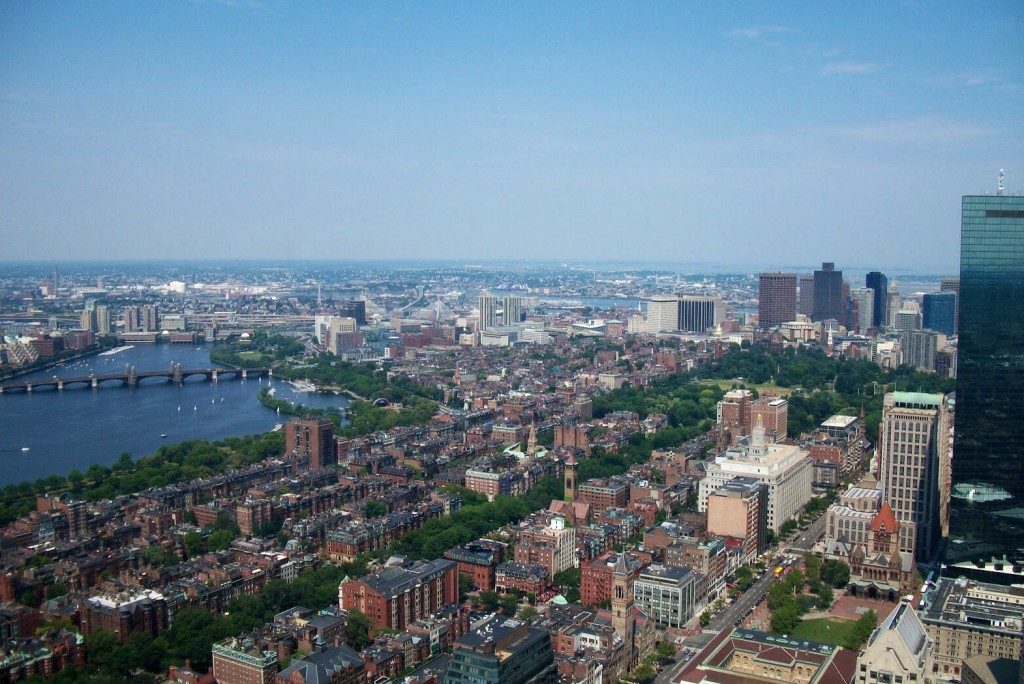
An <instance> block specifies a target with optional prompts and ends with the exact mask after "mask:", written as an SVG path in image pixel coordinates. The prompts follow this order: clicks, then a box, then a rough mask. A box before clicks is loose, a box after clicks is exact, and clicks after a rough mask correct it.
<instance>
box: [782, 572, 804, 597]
mask: <svg viewBox="0 0 1024 684" xmlns="http://www.w3.org/2000/svg"><path fill="white" fill-rule="evenodd" d="M786 584H788V585H789V586H791V587H792V588H793V593H794V594H799V593H800V592H801V591H803V588H804V573H802V572H800V571H799V570H793V571H792V572H790V573H789V574H788V575H786Z"/></svg>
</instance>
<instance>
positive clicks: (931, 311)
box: [921, 292, 956, 335]
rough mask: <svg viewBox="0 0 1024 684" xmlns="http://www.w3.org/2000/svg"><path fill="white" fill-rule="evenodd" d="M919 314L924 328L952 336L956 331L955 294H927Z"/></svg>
mask: <svg viewBox="0 0 1024 684" xmlns="http://www.w3.org/2000/svg"><path fill="white" fill-rule="evenodd" d="M921 313H922V314H923V315H924V323H923V325H924V327H925V328H928V329H929V330H934V331H935V332H940V333H942V334H943V335H952V334H953V331H954V330H955V329H956V293H955V292H929V293H928V294H926V295H925V296H924V298H923V306H922V307H921Z"/></svg>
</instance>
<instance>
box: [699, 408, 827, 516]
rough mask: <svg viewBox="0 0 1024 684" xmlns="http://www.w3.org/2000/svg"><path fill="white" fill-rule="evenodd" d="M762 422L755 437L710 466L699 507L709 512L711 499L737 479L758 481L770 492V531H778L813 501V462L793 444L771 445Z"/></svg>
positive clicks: (702, 510)
mask: <svg viewBox="0 0 1024 684" xmlns="http://www.w3.org/2000/svg"><path fill="white" fill-rule="evenodd" d="M764 432H765V431H764V424H763V423H762V422H761V421H760V420H759V421H758V422H757V424H756V426H755V427H754V430H753V434H752V435H751V436H750V437H749V438H745V439H743V440H742V441H741V442H740V443H739V444H737V445H736V446H733V447H730V448H729V449H727V450H726V451H724V452H722V453H721V454H719V455H718V456H716V457H715V458H714V460H713V461H709V462H708V463H707V464H706V472H707V476H706V477H704V478H703V479H702V480H701V481H700V488H699V492H698V493H699V498H698V508H699V510H700V512H701V513H704V512H706V511H707V510H708V497H710V496H711V494H712V493H714V492H716V491H718V490H719V489H721V488H722V485H724V484H725V483H726V482H729V481H730V480H732V479H734V478H737V477H752V478H755V479H757V480H758V481H759V482H761V484H763V485H764V486H765V488H766V489H767V490H768V498H767V500H768V512H767V516H766V518H767V525H768V529H770V530H773V531H775V532H778V531H779V529H780V528H781V527H782V524H783V523H785V522H786V521H787V520H789V519H791V518H793V517H794V516H796V515H797V514H798V513H799V512H800V510H801V509H802V508H803V507H804V505H806V504H807V502H808V501H810V500H811V461H810V459H809V458H808V456H807V452H806V451H804V450H803V449H801V448H800V447H798V446H796V445H792V444H769V443H768V442H767V440H766V439H765V434H764Z"/></svg>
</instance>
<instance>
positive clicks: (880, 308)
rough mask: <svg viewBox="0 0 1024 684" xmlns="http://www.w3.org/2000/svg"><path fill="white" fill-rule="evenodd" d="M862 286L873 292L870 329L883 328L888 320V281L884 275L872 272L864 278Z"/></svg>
mask: <svg viewBox="0 0 1024 684" xmlns="http://www.w3.org/2000/svg"><path fill="white" fill-rule="evenodd" d="M864 285H865V287H867V288H868V289H869V290H871V291H872V292H874V307H873V310H872V317H871V327H873V328H884V327H885V326H886V324H887V322H888V320H889V314H888V312H889V279H888V278H886V277H885V274H884V273H880V272H878V271H872V272H871V273H868V274H867V276H866V277H865V278H864Z"/></svg>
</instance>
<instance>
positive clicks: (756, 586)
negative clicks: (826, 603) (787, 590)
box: [656, 513, 825, 684]
mask: <svg viewBox="0 0 1024 684" xmlns="http://www.w3.org/2000/svg"><path fill="white" fill-rule="evenodd" d="M824 533H825V514H824V513H823V514H822V515H821V516H819V517H818V519H817V520H815V521H814V522H813V523H811V525H810V526H809V527H808V528H807V530H805V531H804V532H803V533H801V534H800V536H798V537H797V538H796V539H794V540H793V541H792V542H791V543H789V544H787V545H785V546H784V547H783V548H784V549H785V551H784V553H785V552H790V553H794V554H797V555H802V554H803V553H805V552H806V551H808V550H810V549H811V548H813V547H814V545H815V544H816V543H817V542H818V540H819V539H821V536H822V535H823V534H824ZM774 567H775V566H774V565H770V566H769V567H768V570H767V571H766V572H765V573H764V575H762V576H761V577H759V578H757V580H756V581H755V582H754V583H753V584H752V585H751V586H750V588H749V589H747V591H746V592H744V593H743V595H742V596H740V598H739V600H738V601H736V603H734V604H732V605H731V606H727V607H726V608H724V609H723V610H722V611H721V612H720V613H718V615H716V616H715V617H713V618H712V619H711V622H710V623H709V624H708V626H707V627H705V628H704V631H702V632H701V633H700V634H695V635H694V636H692V637H688V638H687V639H686V642H685V644H684V648H688V649H698V650H699V649H701V648H704V646H706V645H707V644H708V643H709V642H710V641H711V639H712V637H714V635H715V634H717V633H718V632H720V631H722V630H723V629H729V628H732V627H735V626H736V623H737V622H738V621H741V620H743V618H745V617H746V616H747V612H748V611H749V610H751V609H752V608H753V607H754V606H755V605H757V602H758V601H760V600H761V598H762V597H763V596H764V595H765V594H767V593H768V588H769V587H770V586H771V584H772V582H773V581H774V580H775V575H774V574H773V569H774ZM685 658H686V654H685V653H683V652H682V651H680V653H679V654H678V655H677V656H676V660H677V661H678V662H677V663H675V664H673V665H672V666H671V667H669V668H666V669H665V670H663V671H662V672H661V673H660V674H659V675H658V676H657V678H656V681H657V682H658V683H659V684H668V682H670V681H672V680H673V679H674V678H675V677H676V676H678V674H679V672H680V671H681V670H682V669H683V668H684V667H685V666H686V661H685V660H684V659H685Z"/></svg>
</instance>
